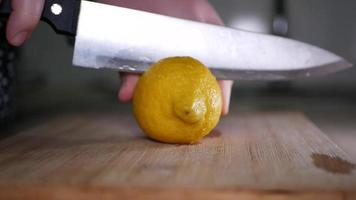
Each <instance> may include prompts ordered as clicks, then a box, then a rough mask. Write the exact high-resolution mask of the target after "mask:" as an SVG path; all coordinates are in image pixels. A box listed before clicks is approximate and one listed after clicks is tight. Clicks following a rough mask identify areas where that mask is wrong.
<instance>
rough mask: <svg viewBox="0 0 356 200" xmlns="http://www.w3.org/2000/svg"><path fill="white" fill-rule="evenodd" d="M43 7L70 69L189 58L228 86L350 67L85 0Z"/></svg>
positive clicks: (133, 68)
mask: <svg viewBox="0 0 356 200" xmlns="http://www.w3.org/2000/svg"><path fill="white" fill-rule="evenodd" d="M7 1H8V0H7ZM45 4H46V5H45V9H44V13H43V18H44V19H45V20H47V21H49V22H51V24H52V25H53V26H54V27H55V29H56V30H57V31H61V32H64V33H67V34H72V35H74V36H75V38H76V39H75V47H74V55H73V65H74V66H80V67H89V68H95V69H106V68H107V69H114V70H118V71H121V72H129V73H143V72H144V71H145V70H147V68H148V66H149V65H150V64H152V63H154V62H157V61H158V60H160V59H162V58H165V57H170V56H191V57H194V58H196V59H198V60H200V61H201V62H203V63H204V64H205V65H207V66H208V67H209V68H210V69H211V71H212V72H213V73H214V75H215V76H216V77H217V78H219V79H233V80H240V79H245V80H288V79H296V78H303V77H311V76H320V75H325V74H329V73H333V72H336V71H339V70H342V69H346V68H348V67H351V66H352V65H351V64H350V63H349V62H348V61H346V60H345V59H344V58H342V57H340V56H338V55H336V54H334V53H331V52H329V51H326V50H323V49H321V48H318V47H316V46H313V45H310V44H306V43H303V42H299V41H296V40H292V39H287V38H282V37H277V36H272V35H266V34H259V33H253V32H248V31H242V30H237V29H231V28H227V27H223V26H217V25H211V24H205V23H200V22H195V21H189V20H184V19H178V18H173V17H168V16H162V15H158V14H153V13H148V12H143V11H137V10H133V9H128V8H121V7H116V6H110V5H106V4H100V3H94V2H89V1H85V0H83V1H79V0H71V1H69V0H47V1H46V3H45ZM0 10H1V9H0Z"/></svg>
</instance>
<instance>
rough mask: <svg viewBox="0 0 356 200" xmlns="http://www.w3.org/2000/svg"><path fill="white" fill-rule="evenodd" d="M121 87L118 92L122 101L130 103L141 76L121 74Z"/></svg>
mask: <svg viewBox="0 0 356 200" xmlns="http://www.w3.org/2000/svg"><path fill="white" fill-rule="evenodd" d="M120 77H121V86H120V89H119V92H118V98H119V100H120V101H123V102H128V101H130V100H131V99H132V97H133V94H134V90H135V87H136V84H137V81H138V79H139V78H140V76H139V75H136V74H123V73H120Z"/></svg>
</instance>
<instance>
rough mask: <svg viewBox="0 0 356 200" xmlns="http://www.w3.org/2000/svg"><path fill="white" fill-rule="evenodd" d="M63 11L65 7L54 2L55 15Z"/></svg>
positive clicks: (53, 11) (52, 9) (52, 10)
mask: <svg viewBox="0 0 356 200" xmlns="http://www.w3.org/2000/svg"><path fill="white" fill-rule="evenodd" d="M62 11H63V8H62V6H61V5H59V4H58V3H54V4H52V6H51V12H52V13H53V14H54V15H60V14H61V13H62Z"/></svg>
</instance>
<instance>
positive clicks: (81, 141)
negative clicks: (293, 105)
mask: <svg viewBox="0 0 356 200" xmlns="http://www.w3.org/2000/svg"><path fill="white" fill-rule="evenodd" d="M354 168H355V165H354V162H353V161H352V160H351V159H350V158H349V156H348V155H347V154H346V153H344V151H343V150H341V149H340V148H339V147H338V146H337V145H335V144H334V143H333V142H332V141H331V140H330V139H328V138H327V137H326V136H325V135H324V134H323V133H322V132H321V131H320V130H319V129H318V128H317V127H315V126H314V125H313V124H312V123H311V122H310V121H309V120H308V119H307V118H306V117H305V116H304V115H303V114H300V113H294V112H290V113H286V112H281V113H278V112H273V113H268V112H266V113H249V114H241V113H240V114H239V115H237V116H235V115H230V116H229V117H228V118H224V119H223V120H222V121H221V123H220V125H219V127H218V128H217V129H216V130H215V131H214V132H213V133H212V134H211V135H210V136H209V137H207V138H205V139H204V140H203V141H202V142H201V143H199V144H197V145H170V144H162V143H157V142H154V141H151V140H149V139H147V138H146V137H144V136H143V134H142V133H141V131H140V130H139V129H138V128H137V126H136V124H135V122H134V120H133V118H132V117H130V116H129V115H125V114H118V113H86V114H83V113H81V114H73V115H69V116H62V117H58V118H56V119H51V120H49V121H48V123H45V124H41V125H38V126H34V127H32V128H29V129H27V130H25V131H21V132H20V133H18V134H17V135H15V136H13V137H10V138H7V139H5V140H2V141H0V199H23V198H22V197H24V195H25V196H26V198H28V199H99V197H100V198H102V199H115V198H118V197H122V199H167V197H169V196H171V197H170V198H171V199H182V198H184V199H201V198H204V199H222V198H223V197H224V199H236V198H240V199H260V198H263V199H272V198H274V197H278V198H279V199H315V198H316V197H318V198H323V199H343V198H344V199H345V198H346V199H347V198H348V199H354V198H355V197H356V196H355V189H356V173H355V170H354ZM95 197H96V198H95ZM214 197H215V198H214Z"/></svg>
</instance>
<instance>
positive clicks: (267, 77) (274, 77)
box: [211, 59, 353, 81]
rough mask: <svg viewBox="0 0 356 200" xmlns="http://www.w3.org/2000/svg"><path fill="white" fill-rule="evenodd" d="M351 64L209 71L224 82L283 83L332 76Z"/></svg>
mask: <svg viewBox="0 0 356 200" xmlns="http://www.w3.org/2000/svg"><path fill="white" fill-rule="evenodd" d="M352 66H353V64H352V63H350V62H348V61H347V60H345V59H341V60H339V61H337V62H333V63H328V64H325V65H321V66H317V67H313V68H304V69H297V70H275V71H274V70H231V69H211V71H212V72H213V74H214V75H215V76H216V77H217V78H218V79H224V80H230V79H231V80H261V81H283V80H294V79H301V78H310V77H318V76H324V75H328V74H332V73H335V72H338V71H341V70H345V69H348V68H350V67H352Z"/></svg>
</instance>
